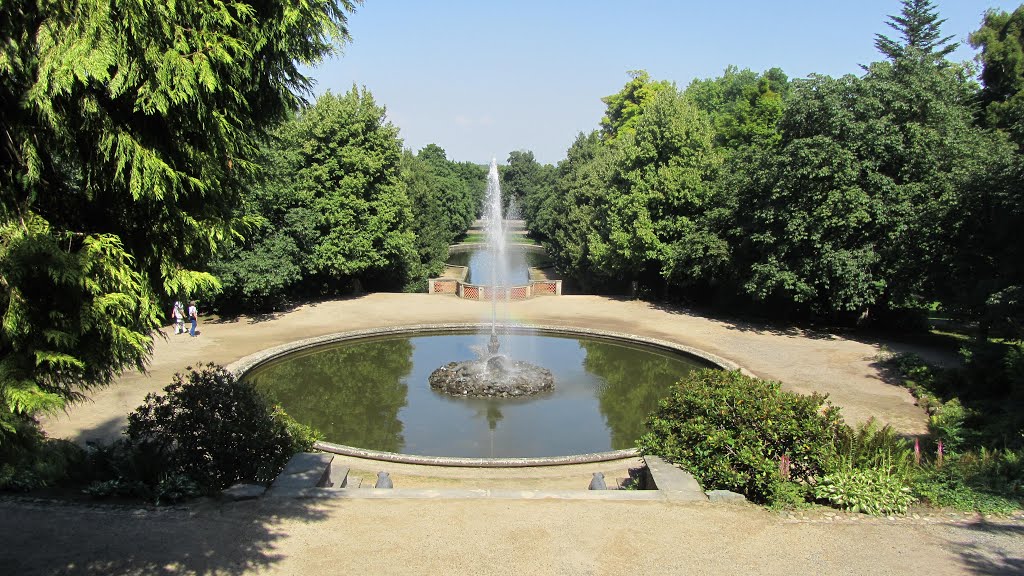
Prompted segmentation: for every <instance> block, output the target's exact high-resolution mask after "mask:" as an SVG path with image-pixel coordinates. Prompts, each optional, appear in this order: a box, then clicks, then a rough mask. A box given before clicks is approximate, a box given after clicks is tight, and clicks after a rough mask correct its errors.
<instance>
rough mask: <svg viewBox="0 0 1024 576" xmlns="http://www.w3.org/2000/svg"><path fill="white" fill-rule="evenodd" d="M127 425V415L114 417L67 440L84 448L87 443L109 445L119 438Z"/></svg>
mask: <svg viewBox="0 0 1024 576" xmlns="http://www.w3.org/2000/svg"><path fill="white" fill-rule="evenodd" d="M127 425H128V414H124V415H121V416H114V417H113V418H110V419H109V420H107V421H106V422H104V423H102V424H100V425H99V426H96V427H94V428H89V429H88V430H82V431H81V432H79V433H78V435H77V436H75V437H74V438H68V440H71V441H72V442H74V443H75V444H78V445H80V446H85V445H86V444H87V443H88V442H100V443H105V444H109V443H111V442H113V441H115V440H118V439H120V438H121V436H122V434H121V433H122V432H123V431H124V429H125V426H127Z"/></svg>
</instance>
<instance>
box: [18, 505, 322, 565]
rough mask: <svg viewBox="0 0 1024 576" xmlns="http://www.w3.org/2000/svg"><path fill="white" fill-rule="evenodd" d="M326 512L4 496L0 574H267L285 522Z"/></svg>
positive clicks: (276, 556) (301, 507)
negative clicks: (113, 504)
mask: <svg viewBox="0 0 1024 576" xmlns="http://www.w3.org/2000/svg"><path fill="white" fill-rule="evenodd" d="M325 517H326V515H325V513H324V511H323V508H322V507H321V506H320V505H318V504H317V502H316V501H314V500H298V499H273V498H266V497H264V498H262V499H260V500H255V501H245V502H236V503H220V502H214V503H205V504H204V503H199V504H194V505H191V506H185V507H175V508H152V507H139V506H132V507H127V506H122V505H115V506H110V505H93V504H83V503H70V502H62V501H50V502H48V501H39V500H26V499H19V498H12V497H9V498H5V499H3V500H0V541H3V542H4V546H3V547H2V548H0V574H12V575H13V574H18V575H21V576H30V575H56V574H61V575H69V576H100V575H104V576H106V575H109V574H131V575H162V574H176V575H178V574H186V575H213V574H218V575H219V574H227V575H234V574H243V573H249V572H264V571H267V570H268V569H272V568H273V566H274V565H275V564H277V563H279V562H280V561H281V560H283V559H284V557H285V556H284V554H282V553H281V552H279V549H280V541H281V540H282V539H283V538H285V537H286V536H287V533H286V530H285V529H284V528H283V527H282V524H283V523H285V522H288V521H295V522H302V523H309V522H318V521H322V520H323V519H324V518H325Z"/></svg>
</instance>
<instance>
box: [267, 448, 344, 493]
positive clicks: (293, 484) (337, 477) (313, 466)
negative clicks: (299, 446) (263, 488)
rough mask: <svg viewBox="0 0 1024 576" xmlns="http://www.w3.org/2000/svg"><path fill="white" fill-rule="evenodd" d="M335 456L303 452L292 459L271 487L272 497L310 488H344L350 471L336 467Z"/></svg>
mask: <svg viewBox="0 0 1024 576" xmlns="http://www.w3.org/2000/svg"><path fill="white" fill-rule="evenodd" d="M333 462H334V454H330V453H327V452H316V453H312V452H303V453H299V454H296V455H294V456H292V457H291V459H290V460H289V461H288V464H286V465H285V467H284V470H282V471H281V473H280V474H278V475H277V478H275V479H274V482H273V484H271V485H270V490H269V492H268V493H269V494H270V495H275V494H276V495H282V496H284V495H292V493H294V492H296V491H303V490H306V489H309V488H335V489H337V488H344V487H346V485H347V483H348V472H349V469H348V468H347V467H345V466H334V465H333Z"/></svg>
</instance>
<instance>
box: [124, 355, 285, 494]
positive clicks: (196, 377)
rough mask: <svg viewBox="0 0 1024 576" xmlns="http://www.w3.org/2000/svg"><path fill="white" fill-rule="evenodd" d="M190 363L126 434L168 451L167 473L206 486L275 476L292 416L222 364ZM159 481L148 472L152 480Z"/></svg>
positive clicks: (132, 419) (135, 416) (131, 420)
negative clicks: (278, 413)
mask: <svg viewBox="0 0 1024 576" xmlns="http://www.w3.org/2000/svg"><path fill="white" fill-rule="evenodd" d="M188 370H189V372H188V374H187V375H185V376H184V377H183V376H182V375H181V374H175V376H174V381H173V382H172V383H171V384H170V385H169V386H167V387H166V388H164V394H163V395H157V394H150V395H148V396H147V397H146V402H145V404H143V405H142V406H140V407H139V408H138V409H137V410H136V411H135V412H133V413H132V414H130V415H129V417H128V429H127V430H126V435H127V437H128V441H129V442H130V443H131V444H132V445H133V446H134V447H137V448H140V449H143V450H144V451H146V452H151V453H154V454H162V455H164V456H163V458H165V461H166V466H165V467H164V468H163V470H161V473H162V474H165V475H166V474H180V475H184V476H187V477H188V478H191V479H192V480H193V481H195V482H196V483H197V484H199V485H200V486H202V487H203V488H205V489H207V490H220V489H223V488H225V487H227V486H230V485H231V484H233V483H235V482H237V481H239V480H256V481H261V482H267V481H270V480H272V479H273V478H274V476H276V475H277V473H278V472H280V471H281V469H282V468H283V467H284V465H285V463H286V462H287V460H288V458H289V457H290V456H291V455H292V454H293V453H294V452H293V446H294V445H295V441H293V439H292V437H291V436H290V435H289V433H288V428H287V426H286V424H285V423H284V422H282V421H281V419H279V418H275V417H274V414H273V412H272V411H271V409H270V408H269V407H268V406H267V403H266V402H265V401H264V399H263V398H262V397H261V396H260V394H259V393H258V392H257V390H256V388H255V387H254V386H253V385H252V384H251V383H248V382H244V381H238V380H236V379H235V377H234V376H233V375H232V374H230V373H229V372H227V371H226V370H225V369H224V368H223V367H220V366H216V365H214V364H208V365H206V366H204V367H201V368H200V369H198V370H195V369H192V368H191V367H189V369H188ZM159 481H160V480H159V479H156V481H155V482H154V481H153V479H151V478H150V479H147V483H150V485H156V484H157V483H158V482H159Z"/></svg>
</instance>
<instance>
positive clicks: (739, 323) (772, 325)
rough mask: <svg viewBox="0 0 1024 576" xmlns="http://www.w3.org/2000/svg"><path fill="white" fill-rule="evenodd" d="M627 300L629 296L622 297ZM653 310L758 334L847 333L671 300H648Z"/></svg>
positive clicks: (814, 336) (828, 335) (819, 337)
mask: <svg viewBox="0 0 1024 576" xmlns="http://www.w3.org/2000/svg"><path fill="white" fill-rule="evenodd" d="M622 300H627V298H622ZM646 304H647V305H648V306H650V307H651V308H652V309H653V310H658V311H660V312H665V313H666V314H675V315H680V316H699V317H701V318H707V319H708V320H713V321H715V322H720V323H722V324H724V325H725V327H726V328H727V329H729V330H737V331H740V332H756V333H758V334H773V335H776V336H800V337H804V338H812V339H816V340H831V339H832V338H835V336H836V334H837V333H845V332H846V331H845V330H843V329H838V328H837V329H833V328H828V327H821V326H817V325H812V324H807V323H805V324H799V323H794V322H786V321H782V320H774V319H771V318H760V317H757V316H754V315H749V314H748V315H746V316H743V317H740V316H734V315H730V314H727V313H725V312H723V311H721V310H715V309H709V308H708V309H705V308H694V307H689V306H684V305H682V304H675V303H670V302H656V301H648V302H646Z"/></svg>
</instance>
